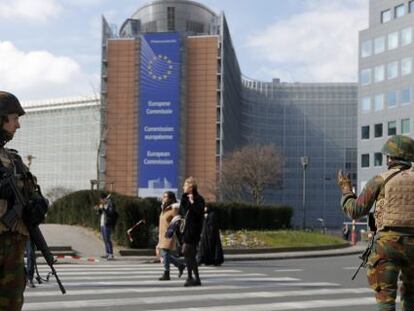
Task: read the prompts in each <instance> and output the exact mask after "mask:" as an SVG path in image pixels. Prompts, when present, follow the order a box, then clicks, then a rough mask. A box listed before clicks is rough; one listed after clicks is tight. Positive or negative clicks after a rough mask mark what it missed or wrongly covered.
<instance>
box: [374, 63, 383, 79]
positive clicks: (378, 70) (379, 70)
mask: <svg viewBox="0 0 414 311" xmlns="http://www.w3.org/2000/svg"><path fill="white" fill-rule="evenodd" d="M384 71H385V70H384V65H380V66H376V67H375V68H374V81H375V82H381V81H384Z"/></svg>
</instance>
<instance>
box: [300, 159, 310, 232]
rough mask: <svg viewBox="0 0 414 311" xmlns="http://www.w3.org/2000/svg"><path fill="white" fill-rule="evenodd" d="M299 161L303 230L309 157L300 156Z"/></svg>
mask: <svg viewBox="0 0 414 311" xmlns="http://www.w3.org/2000/svg"><path fill="white" fill-rule="evenodd" d="M300 163H301V164H302V168H303V179H302V213H303V215H302V229H303V230H305V228H306V168H307V167H308V164H309V158H308V157H307V156H303V157H301V158H300Z"/></svg>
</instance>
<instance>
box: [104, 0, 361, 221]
mask: <svg viewBox="0 0 414 311" xmlns="http://www.w3.org/2000/svg"><path fill="white" fill-rule="evenodd" d="M101 86H102V87H101V98H102V105H103V109H102V116H101V119H102V127H101V139H100V141H101V142H102V146H101V147H102V148H100V152H99V160H100V161H99V163H100V167H99V173H100V174H99V179H100V180H102V181H104V182H105V183H106V184H107V187H108V186H109V185H110V186H111V187H112V189H113V190H115V191H117V192H120V193H124V194H129V195H140V196H148V195H149V196H157V195H159V194H160V193H161V192H162V191H164V190H166V189H171V190H174V191H176V190H177V191H180V189H181V184H182V182H183V180H184V178H185V177H186V176H190V175H192V176H195V177H196V178H197V179H198V181H199V187H200V191H201V193H203V194H204V195H205V196H206V198H207V199H209V200H215V199H216V197H215V194H214V192H213V191H212V190H211V189H214V187H215V184H216V181H217V178H219V176H220V168H221V165H222V161H223V157H224V156H225V155H226V154H228V153H230V152H232V151H234V150H237V149H238V148H240V147H242V146H244V145H246V144H249V143H253V142H254V143H258V142H259V143H263V144H273V145H276V146H277V147H279V148H280V150H281V152H282V154H283V155H284V158H285V162H284V173H283V184H282V187H281V188H280V189H274V190H272V191H269V192H268V193H266V202H267V203H283V204H289V205H292V206H293V207H294V211H295V214H294V224H295V225H301V224H302V223H303V216H304V215H305V217H306V225H307V226H315V225H317V224H318V222H317V218H323V219H324V220H325V223H326V225H328V226H330V227H337V226H339V225H340V224H341V222H342V221H343V215H342V212H341V211H340V208H339V198H340V193H339V191H338V189H337V186H336V181H335V172H336V170H337V169H339V168H345V169H347V170H348V171H350V172H351V174H352V176H353V178H354V179H355V178H356V161H357V160H356V144H357V141H356V136H357V133H356V117H357V84H356V83H355V84H353V83H283V82H280V81H278V80H277V79H275V80H274V81H272V82H262V81H257V80H254V79H248V78H245V77H243V74H242V68H240V66H239V64H238V60H237V57H236V51H235V49H234V46H233V45H232V40H231V31H230V28H229V27H228V25H227V22H226V18H225V15H224V13H220V14H217V13H215V12H213V11H212V10H210V9H209V8H207V7H206V6H204V5H202V4H200V3H197V2H194V1H186V0H158V1H153V2H151V3H149V4H147V5H144V6H142V7H141V8H139V9H138V10H137V11H136V12H135V13H133V14H132V15H131V17H130V18H128V19H127V20H126V21H125V22H124V23H123V25H122V26H121V27H120V31H119V32H115V31H113V28H111V27H110V26H109V23H108V22H107V21H106V20H105V18H103V22H102V75H101ZM302 157H307V159H308V161H309V164H308V166H307V170H306V178H305V196H303V194H304V192H303V167H302V165H301V162H300V161H301V158H302ZM303 207H305V209H304V208H303ZM304 212H305V213H304Z"/></svg>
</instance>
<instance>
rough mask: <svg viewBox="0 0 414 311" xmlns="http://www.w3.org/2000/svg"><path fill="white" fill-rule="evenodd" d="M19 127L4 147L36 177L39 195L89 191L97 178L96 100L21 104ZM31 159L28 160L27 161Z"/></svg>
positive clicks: (98, 109) (97, 105)
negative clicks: (58, 191)
mask: <svg viewBox="0 0 414 311" xmlns="http://www.w3.org/2000/svg"><path fill="white" fill-rule="evenodd" d="M22 105H23V108H24V109H25V111H26V114H25V115H24V116H22V117H21V118H20V124H21V128H20V129H19V130H17V132H16V135H15V137H14V138H13V140H12V141H11V142H10V143H8V144H7V145H6V146H7V147H8V148H14V149H16V150H18V151H19V154H20V156H21V157H22V158H23V161H24V162H25V163H26V164H28V165H29V164H30V169H31V171H32V172H33V174H34V175H35V176H36V177H37V179H38V182H39V184H40V185H41V187H42V189H43V192H44V193H47V192H48V191H50V190H52V189H53V188H58V187H59V188H63V189H66V190H72V191H74V190H81V189H90V187H91V183H90V181H91V180H96V176H97V162H96V161H97V151H98V144H99V129H100V102H99V98H96V97H77V98H64V99H56V100H44V101H27V102H23V103H22ZM30 158H32V160H31V161H29V159H30Z"/></svg>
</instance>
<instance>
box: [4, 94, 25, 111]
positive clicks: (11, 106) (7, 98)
mask: <svg viewBox="0 0 414 311" xmlns="http://www.w3.org/2000/svg"><path fill="white" fill-rule="evenodd" d="M12 113H17V114H18V115H19V116H22V115H24V114H25V112H24V109H23V107H22V106H21V105H20V102H19V100H18V99H17V97H16V96H14V95H13V94H11V93H8V92H4V91H0V116H7V115H9V114H12Z"/></svg>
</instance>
